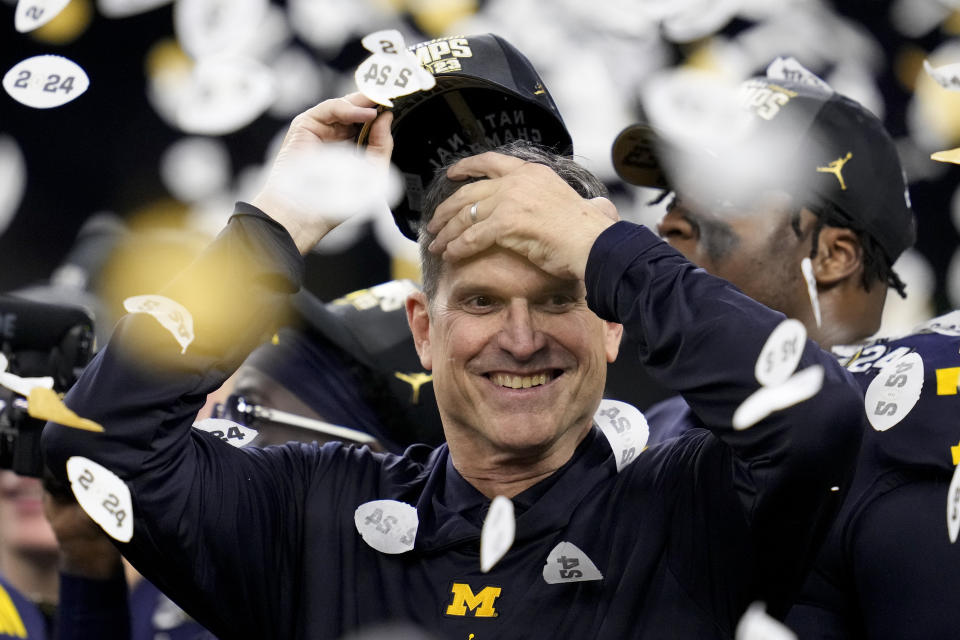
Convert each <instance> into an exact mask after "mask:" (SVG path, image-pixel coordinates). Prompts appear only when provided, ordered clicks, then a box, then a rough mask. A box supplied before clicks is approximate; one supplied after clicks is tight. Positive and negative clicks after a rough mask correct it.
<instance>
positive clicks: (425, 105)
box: [360, 33, 573, 240]
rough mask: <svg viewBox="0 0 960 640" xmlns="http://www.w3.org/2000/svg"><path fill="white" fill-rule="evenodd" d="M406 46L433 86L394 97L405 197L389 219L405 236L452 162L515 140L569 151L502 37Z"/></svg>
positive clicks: (540, 93)
mask: <svg viewBox="0 0 960 640" xmlns="http://www.w3.org/2000/svg"><path fill="white" fill-rule="evenodd" d="M409 49H410V51H412V52H413V53H414V54H415V55H416V56H417V58H418V59H419V61H420V64H421V65H422V66H423V67H424V68H425V69H427V70H428V71H430V72H431V73H432V74H433V75H434V76H435V77H436V80H437V84H436V86H435V87H434V88H433V89H431V90H430V91H422V92H417V93H413V94H410V95H407V96H403V97H400V98H395V99H394V107H393V125H392V129H391V133H392V134H393V140H394V151H393V157H392V161H393V163H394V164H395V165H396V166H397V167H398V168H399V169H400V171H401V173H402V174H403V178H404V186H405V195H404V198H403V200H402V201H401V202H400V204H398V205H396V206H395V207H394V208H393V217H394V220H395V221H396V223H397V226H398V227H399V228H400V231H402V232H403V234H404V235H405V236H407V237H408V238H411V239H413V240H416V238H417V229H418V226H419V221H420V214H421V210H420V207H421V200H422V197H423V193H424V191H425V190H426V188H427V186H428V185H429V184H430V181H431V180H432V179H433V176H434V173H435V172H436V170H437V169H439V168H440V167H441V166H443V165H445V164H446V163H447V162H448V161H450V160H451V159H453V158H456V157H458V156H461V155H468V154H471V153H480V152H482V151H486V150H489V149H491V148H493V147H496V146H499V145H501V144H504V143H507V142H510V141H511V140H516V139H524V140H529V141H531V142H535V143H538V144H541V145H543V146H545V147H549V148H552V149H553V150H554V151H555V152H557V153H562V154H565V155H570V154H572V153H573V141H572V140H571V138H570V134H569V133H568V132H567V128H566V126H565V125H564V123H563V119H562V118H561V117H560V112H559V110H558V109H557V105H556V104H555V103H554V101H553V98H551V97H550V94H549V93H548V92H547V89H546V87H544V85H543V82H542V80H541V79H540V76H539V75H538V74H537V71H536V69H534V68H533V65H532V64H530V61H529V60H527V58H526V57H525V56H524V55H523V54H522V53H520V52H519V51H518V50H517V49H516V48H515V47H514V46H513V45H511V44H510V43H509V42H507V41H506V40H504V39H503V38H501V37H499V36H496V35H493V34H489V33H488V34H483V35H476V36H452V37H448V38H438V39H436V40H430V41H428V42H421V43H419V44H415V45H413V46H411V47H409ZM363 142H364V140H363V134H361V139H360V143H363Z"/></svg>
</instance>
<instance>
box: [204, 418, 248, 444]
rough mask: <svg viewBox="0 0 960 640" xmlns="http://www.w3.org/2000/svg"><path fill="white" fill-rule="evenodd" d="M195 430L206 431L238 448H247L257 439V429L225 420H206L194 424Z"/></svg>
mask: <svg viewBox="0 0 960 640" xmlns="http://www.w3.org/2000/svg"><path fill="white" fill-rule="evenodd" d="M193 428H194V429H197V430H199V431H205V432H207V433H209V434H210V435H212V436H214V437H216V438H220V439H221V440H223V441H224V442H226V443H227V444H229V445H233V446H234V447H237V448H239V447H245V446H247V445H248V444H250V443H251V442H253V440H254V438H256V437H257V431H256V429H251V428H250V427H246V426H244V425H242V424H238V423H236V422H234V421H233V420H225V419H223V418H206V419H204V420H200V421H199V422H196V423H194V425H193Z"/></svg>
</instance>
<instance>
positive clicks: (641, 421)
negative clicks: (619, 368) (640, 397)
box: [593, 398, 650, 473]
mask: <svg viewBox="0 0 960 640" xmlns="http://www.w3.org/2000/svg"><path fill="white" fill-rule="evenodd" d="M593 420H594V422H596V423H597V425H598V426H599V427H600V431H601V432H603V435H604V436H606V438H607V441H608V442H609V443H610V448H611V449H613V455H614V459H615V460H616V463H617V472H618V473H619V472H620V471H621V470H622V469H623V468H624V467H626V466H627V465H628V464H630V463H631V462H633V461H634V460H636V458H637V456H638V455H639V454H640V452H641V451H643V448H644V447H646V446H647V440H648V439H649V438H650V426H649V425H648V424H647V419H646V418H644V417H643V414H642V413H640V410H639V409H637V408H636V407H634V406H633V405H631V404H627V403H626V402H620V401H619V400H610V399H608V398H604V399H603V400H601V401H600V407H599V408H598V409H597V411H596V413H594V414H593Z"/></svg>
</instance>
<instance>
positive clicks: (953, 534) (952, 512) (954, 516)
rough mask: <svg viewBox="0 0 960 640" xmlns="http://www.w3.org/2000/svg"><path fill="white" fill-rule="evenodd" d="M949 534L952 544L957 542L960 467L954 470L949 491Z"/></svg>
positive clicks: (959, 530)
mask: <svg viewBox="0 0 960 640" xmlns="http://www.w3.org/2000/svg"><path fill="white" fill-rule="evenodd" d="M947 533H948V534H949V536H950V542H951V543H954V542H956V541H957V534H958V533H960V465H957V468H956V469H954V471H953V480H951V481H950V489H948V490H947Z"/></svg>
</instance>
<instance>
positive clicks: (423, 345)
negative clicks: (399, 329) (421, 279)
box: [406, 291, 433, 371]
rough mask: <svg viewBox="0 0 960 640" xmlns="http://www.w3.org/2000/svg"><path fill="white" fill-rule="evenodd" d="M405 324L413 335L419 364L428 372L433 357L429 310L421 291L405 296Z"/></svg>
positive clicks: (431, 365)
mask: <svg viewBox="0 0 960 640" xmlns="http://www.w3.org/2000/svg"><path fill="white" fill-rule="evenodd" d="M406 309H407V324H409V325H410V332H411V333H412V334H413V345H414V346H415V347H416V349H417V355H418V356H420V364H421V365H422V366H423V368H424V369H426V370H427V371H430V370H431V369H432V367H433V356H432V354H431V351H430V308H429V306H428V305H427V296H426V294H424V293H423V292H422V291H415V292H413V293H411V294H410V295H409V296H407V302H406Z"/></svg>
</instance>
